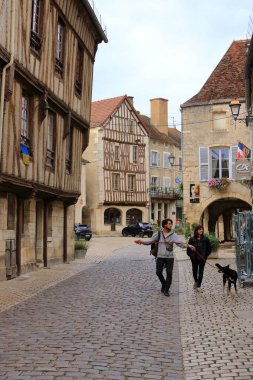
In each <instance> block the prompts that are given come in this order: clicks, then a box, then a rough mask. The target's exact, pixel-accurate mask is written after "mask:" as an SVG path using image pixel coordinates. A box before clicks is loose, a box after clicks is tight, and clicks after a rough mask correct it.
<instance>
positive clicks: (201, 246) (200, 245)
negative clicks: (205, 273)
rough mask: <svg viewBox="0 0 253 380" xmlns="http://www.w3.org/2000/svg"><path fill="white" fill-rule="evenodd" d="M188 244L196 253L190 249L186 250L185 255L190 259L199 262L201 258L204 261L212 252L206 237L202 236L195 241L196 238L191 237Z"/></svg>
mask: <svg viewBox="0 0 253 380" xmlns="http://www.w3.org/2000/svg"><path fill="white" fill-rule="evenodd" d="M188 244H191V245H193V246H194V247H195V248H196V249H197V253H196V252H194V251H192V250H191V249H190V248H187V255H188V256H190V258H191V259H193V260H201V257H200V256H202V257H203V258H204V259H207V257H208V256H209V255H210V253H211V251H212V247H211V244H210V240H209V239H208V237H206V236H202V237H201V238H200V239H197V237H196V236H193V237H191V238H190V239H189V242H188Z"/></svg>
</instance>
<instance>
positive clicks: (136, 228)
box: [122, 222, 153, 237]
mask: <svg viewBox="0 0 253 380" xmlns="http://www.w3.org/2000/svg"><path fill="white" fill-rule="evenodd" d="M122 235H123V236H136V235H139V236H140V237H143V236H145V235H146V236H148V237H151V236H152V235H153V230H152V227H151V225H150V224H149V223H144V222H139V223H134V224H129V225H128V226H127V227H125V228H123V230H122Z"/></svg>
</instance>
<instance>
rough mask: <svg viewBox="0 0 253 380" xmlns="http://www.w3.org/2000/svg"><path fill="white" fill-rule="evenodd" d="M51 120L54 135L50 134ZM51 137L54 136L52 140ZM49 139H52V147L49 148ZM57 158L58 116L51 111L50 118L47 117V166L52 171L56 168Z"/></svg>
mask: <svg viewBox="0 0 253 380" xmlns="http://www.w3.org/2000/svg"><path fill="white" fill-rule="evenodd" d="M51 117H52V119H51ZM50 120H53V124H52V131H53V133H52V134H49V132H50V130H49V128H50V127H51V124H50ZM51 135H52V138H51ZM49 139H50V146H49ZM51 148H52V149H51ZM55 156H56V114H55V113H54V112H52V111H49V112H48V116H47V146H46V166H47V167H49V168H52V169H53V168H54V167H55Z"/></svg>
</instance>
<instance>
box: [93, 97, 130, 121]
mask: <svg viewBox="0 0 253 380" xmlns="http://www.w3.org/2000/svg"><path fill="white" fill-rule="evenodd" d="M126 98H127V96H126V95H123V96H118V97H116V98H110V99H104V100H98V101H96V102H92V103H91V127H98V126H100V125H102V124H104V123H105V121H106V120H107V119H108V118H109V117H110V116H111V115H112V114H113V113H114V111H116V109H117V107H119V105H121V104H122V102H123V101H124V100H125V99H126Z"/></svg>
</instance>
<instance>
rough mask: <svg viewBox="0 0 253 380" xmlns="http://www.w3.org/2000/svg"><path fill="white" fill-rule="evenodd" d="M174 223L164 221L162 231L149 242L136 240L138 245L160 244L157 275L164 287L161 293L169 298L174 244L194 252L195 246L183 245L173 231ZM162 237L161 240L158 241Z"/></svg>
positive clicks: (168, 220) (167, 220)
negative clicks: (164, 273) (164, 271)
mask: <svg viewBox="0 0 253 380" xmlns="http://www.w3.org/2000/svg"><path fill="white" fill-rule="evenodd" d="M172 225H173V221H172V220H171V219H164V220H163V221H162V228H163V229H162V231H161V232H160V233H158V232H157V233H156V234H155V235H153V236H152V238H151V239H149V240H147V241H143V240H135V243H136V244H143V245H151V244H152V243H154V242H157V244H158V251H157V259H156V275H157V276H158V278H159V280H160V281H161V284H162V287H161V292H162V293H164V295H165V296H167V297H168V296H169V295H170V293H169V289H170V286H171V282H172V271H173V266H174V254H173V243H175V244H176V245H178V246H179V247H181V248H189V249H192V250H194V249H195V248H194V246H192V245H190V244H187V243H183V242H182V241H181V240H180V238H179V236H178V235H177V234H176V233H175V232H174V231H172ZM159 235H160V239H159V241H158V238H159ZM163 268H165V269H166V280H165V278H164V276H163Z"/></svg>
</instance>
